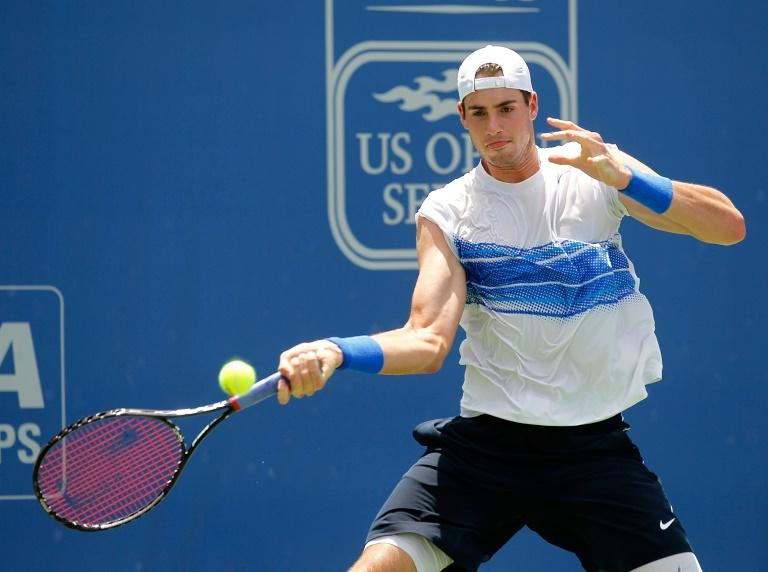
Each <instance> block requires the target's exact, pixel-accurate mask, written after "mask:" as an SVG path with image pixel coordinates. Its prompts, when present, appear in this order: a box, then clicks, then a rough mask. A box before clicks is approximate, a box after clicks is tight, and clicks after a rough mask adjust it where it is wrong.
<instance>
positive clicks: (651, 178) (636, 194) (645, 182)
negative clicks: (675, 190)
mask: <svg viewBox="0 0 768 572" xmlns="http://www.w3.org/2000/svg"><path fill="white" fill-rule="evenodd" d="M629 170H630V171H632V178H631V179H630V180H629V184H628V185H627V188H626V189H621V190H620V191H619V192H620V193H624V194H625V195H627V196H628V197H630V198H632V199H635V200H636V201H637V202H638V203H640V204H641V205H643V206H645V207H648V208H649V209H651V210H652V211H653V212H655V213H657V214H662V213H665V212H666V211H667V209H668V208H669V205H671V204H672V181H671V180H670V179H667V178H666V177H661V176H659V175H653V174H651V173H643V172H641V171H636V170H635V169H633V168H632V167H630V168H629Z"/></svg>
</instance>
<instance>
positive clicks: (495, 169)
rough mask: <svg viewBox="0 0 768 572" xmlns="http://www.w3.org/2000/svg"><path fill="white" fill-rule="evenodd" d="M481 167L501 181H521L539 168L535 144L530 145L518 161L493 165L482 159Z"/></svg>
mask: <svg viewBox="0 0 768 572" xmlns="http://www.w3.org/2000/svg"><path fill="white" fill-rule="evenodd" d="M483 167H485V170H486V171H487V172H488V174H489V175H490V176H491V177H493V178H494V179H498V180H499V181H501V182H502V183H522V182H523V181H525V180H526V179H529V178H530V177H532V176H533V175H535V174H536V172H537V171H538V170H539V153H538V151H537V150H536V146H535V145H531V146H530V147H529V148H528V150H527V151H526V153H525V155H524V156H523V157H522V159H521V160H520V161H516V162H514V163H509V164H500V165H494V164H492V163H490V162H489V161H488V160H487V159H483Z"/></svg>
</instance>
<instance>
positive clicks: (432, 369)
mask: <svg viewBox="0 0 768 572" xmlns="http://www.w3.org/2000/svg"><path fill="white" fill-rule="evenodd" d="M446 355H447V352H445V353H442V352H441V353H439V354H438V355H436V356H435V357H434V358H433V359H432V360H431V361H430V362H429V363H428V364H426V365H425V367H424V370H423V373H437V372H438V371H440V370H441V369H442V367H443V362H445V357H446Z"/></svg>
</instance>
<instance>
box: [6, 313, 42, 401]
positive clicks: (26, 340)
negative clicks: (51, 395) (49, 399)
mask: <svg viewBox="0 0 768 572" xmlns="http://www.w3.org/2000/svg"><path fill="white" fill-rule="evenodd" d="M9 351H12V352H13V364H14V369H15V371H14V373H13V374H6V375H0V391H15V392H16V394H17V396H18V398H19V407H21V408H22V409H40V408H42V407H44V406H45V405H44V403H43V391H42V388H41V387H40V374H39V373H38V369H37V359H36V358H35V346H34V344H33V343H32V330H31V329H30V327H29V323H28V322H5V323H2V324H0V364H2V363H3V360H4V359H5V358H6V357H7V355H8V352H9Z"/></svg>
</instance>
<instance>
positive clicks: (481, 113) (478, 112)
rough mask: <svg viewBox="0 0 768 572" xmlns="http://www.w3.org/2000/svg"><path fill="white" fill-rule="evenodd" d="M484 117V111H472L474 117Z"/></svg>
mask: <svg viewBox="0 0 768 572" xmlns="http://www.w3.org/2000/svg"><path fill="white" fill-rule="evenodd" d="M483 115H485V110H484V109H475V110H474V111H472V116H473V117H482V116H483Z"/></svg>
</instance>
